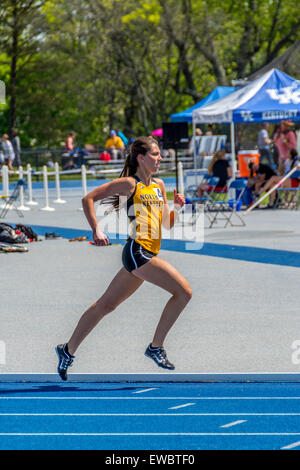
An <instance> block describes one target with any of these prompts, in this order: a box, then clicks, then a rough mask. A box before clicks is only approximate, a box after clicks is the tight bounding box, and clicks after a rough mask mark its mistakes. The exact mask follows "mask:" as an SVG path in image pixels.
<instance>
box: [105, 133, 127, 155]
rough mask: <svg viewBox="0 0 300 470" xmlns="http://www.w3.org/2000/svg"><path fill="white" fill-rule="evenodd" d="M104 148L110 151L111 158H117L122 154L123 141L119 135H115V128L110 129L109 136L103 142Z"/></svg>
mask: <svg viewBox="0 0 300 470" xmlns="http://www.w3.org/2000/svg"><path fill="white" fill-rule="evenodd" d="M105 148H106V149H107V150H108V151H109V152H110V154H111V158H112V160H117V159H118V158H119V157H122V156H123V152H124V149H125V146H124V142H123V140H122V139H121V137H118V136H117V133H116V131H115V130H111V131H110V133H109V138H108V139H107V141H106V143H105Z"/></svg>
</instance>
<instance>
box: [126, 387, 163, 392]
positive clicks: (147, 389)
mask: <svg viewBox="0 0 300 470" xmlns="http://www.w3.org/2000/svg"><path fill="white" fill-rule="evenodd" d="M152 390H157V387H156V388H146V389H145V390H138V391H137V392H132V393H145V392H150V391H152Z"/></svg>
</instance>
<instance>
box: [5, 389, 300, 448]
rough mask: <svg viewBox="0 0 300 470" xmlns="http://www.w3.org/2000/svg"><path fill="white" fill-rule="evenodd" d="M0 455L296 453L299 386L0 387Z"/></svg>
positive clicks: (299, 424) (299, 421)
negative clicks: (52, 452)
mask: <svg viewBox="0 0 300 470" xmlns="http://www.w3.org/2000/svg"><path fill="white" fill-rule="evenodd" d="M0 423H1V424H0V449H1V450H80V449H81V450H114V449H118V450H216V449H217V450H280V449H282V450H283V449H295V450H297V449H298V450H299V449H300V385H299V384H297V383H244V384H242V383H223V384H221V383H118V384H117V383H77V382H73V383H71V382H70V383H63V382H62V383H61V384H60V383H52V384H51V383H35V384H32V383H0Z"/></svg>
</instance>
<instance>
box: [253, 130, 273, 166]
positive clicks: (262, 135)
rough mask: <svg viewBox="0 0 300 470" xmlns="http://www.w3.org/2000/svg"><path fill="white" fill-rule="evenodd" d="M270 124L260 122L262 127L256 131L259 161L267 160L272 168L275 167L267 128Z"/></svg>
mask: <svg viewBox="0 0 300 470" xmlns="http://www.w3.org/2000/svg"><path fill="white" fill-rule="evenodd" d="M269 127H270V125H269V123H268V122H264V123H263V124H262V128H261V130H260V131H259V133H258V142H257V145H258V151H259V153H260V156H261V163H262V161H263V160H267V163H269V165H271V167H272V168H275V162H274V158H273V155H272V152H271V143H272V139H270V138H269V134H268V129H269Z"/></svg>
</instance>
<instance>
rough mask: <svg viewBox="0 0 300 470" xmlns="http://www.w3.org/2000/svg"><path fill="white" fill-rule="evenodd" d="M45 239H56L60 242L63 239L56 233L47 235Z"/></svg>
mask: <svg viewBox="0 0 300 470" xmlns="http://www.w3.org/2000/svg"><path fill="white" fill-rule="evenodd" d="M45 238H46V239H47V240H49V239H55V240H59V239H61V238H62V237H61V236H60V235H57V234H56V233H54V232H50V233H45Z"/></svg>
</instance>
